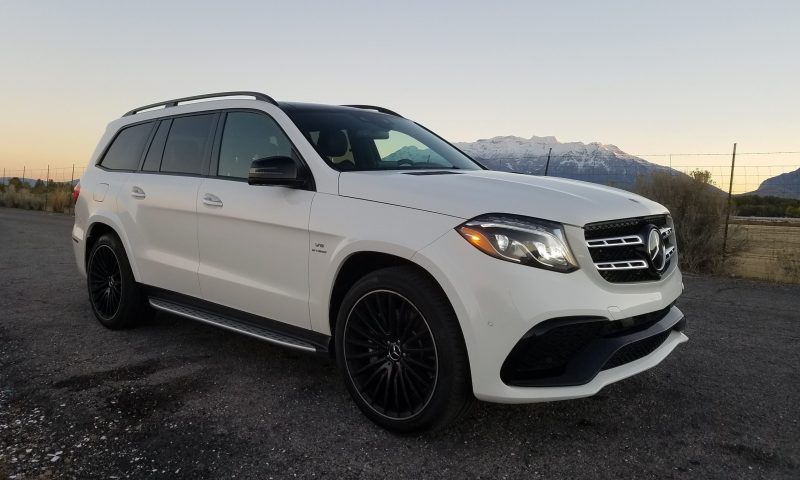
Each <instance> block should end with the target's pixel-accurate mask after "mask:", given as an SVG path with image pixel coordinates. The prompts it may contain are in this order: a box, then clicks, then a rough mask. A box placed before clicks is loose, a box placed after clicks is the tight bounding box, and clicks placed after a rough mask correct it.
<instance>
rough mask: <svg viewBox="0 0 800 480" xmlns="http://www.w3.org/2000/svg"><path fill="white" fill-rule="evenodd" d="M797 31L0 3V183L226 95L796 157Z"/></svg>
mask: <svg viewBox="0 0 800 480" xmlns="http://www.w3.org/2000/svg"><path fill="white" fill-rule="evenodd" d="M798 19H800V2H798V1H785V2H782V1H769V2H764V1H751V2H740V1H687V2H682V1H681V2H678V1H669V2H642V1H606V2H596V1H586V2H553V1H547V2H533V1H524V2H489V1H482V2H436V1H419V2H417V1H402V2H392V3H383V2H377V1H341V2H304V1H293V2H285V1H284V2H260V1H253V2H242V1H232V0H228V1H225V2H219V1H213V2H203V1H187V2H167V1H164V2H160V1H153V2H148V1H138V2H108V1H78V0H76V1H70V2H66V1H64V2H61V1H51V2H40V1H7V0H0V42H2V45H3V46H2V48H1V49H0V90H1V91H2V94H1V95H0V127H1V128H0V167H5V168H7V169H9V170H14V169H21V168H22V167H23V165H24V166H26V167H27V168H37V169H38V168H44V167H46V166H47V165H48V164H49V165H51V166H53V167H54V168H55V167H61V168H63V167H67V166H70V165H72V164H73V163H75V164H77V165H79V166H80V167H83V166H85V164H86V162H87V160H88V157H89V155H90V154H91V152H92V150H93V149H94V146H95V143H96V142H97V140H98V139H99V138H100V135H101V133H102V131H103V129H104V128H105V126H106V124H107V123H108V122H109V121H111V120H113V119H114V118H117V117H119V116H120V115H121V114H122V113H123V112H125V111H127V110H129V109H130V108H132V107H136V106H139V105H143V104H146V103H151V102H154V101H158V100H165V99H168V98H173V97H180V96H187V95H192V94H198V93H206V92H213V91H224V90H244V89H248V90H259V91H264V92H265V93H268V94H270V95H271V96H273V97H275V98H277V99H279V100H295V101H311V102H321V103H336V104H341V103H366V104H375V105H383V106H386V107H388V108H391V109H393V110H397V111H399V112H400V113H401V114H403V115H405V116H408V117H411V118H413V119H415V120H417V121H419V122H421V123H423V124H424V125H426V126H428V127H429V128H431V129H433V130H435V131H437V132H438V133H440V134H441V135H442V136H444V137H446V138H448V139H450V140H453V141H473V140H476V139H479V138H487V137H492V136H495V135H518V136H522V137H530V136H531V135H540V136H544V135H554V136H556V137H557V138H558V139H559V140H561V141H583V142H591V141H598V142H602V143H613V144H615V145H617V146H619V147H620V148H622V149H623V150H625V151H626V152H629V153H633V154H647V153H657V154H666V153H679V152H728V151H730V148H731V144H732V143H733V142H734V141H735V142H739V149H740V151H744V152H758V151H798V150H800V135H799V134H800V61H798V52H799V51H800V28H798V24H797V22H798ZM707 158H709V159H710V160H708V161H709V162H710V161H712V160H711V159H714V160H713V161H716V160H715V159H716V157H707ZM650 159H652V160H656V161H659V162H666V161H667V160H666V157H652V158H650ZM745 159H746V160H744V161H746V162H751V163H753V164H757V163H758V162H766V164H782V165H800V155H779V156H771V157H758V156H754V157H750V158H747V157H745ZM698 161H700V160H698ZM703 161H705V160H703Z"/></svg>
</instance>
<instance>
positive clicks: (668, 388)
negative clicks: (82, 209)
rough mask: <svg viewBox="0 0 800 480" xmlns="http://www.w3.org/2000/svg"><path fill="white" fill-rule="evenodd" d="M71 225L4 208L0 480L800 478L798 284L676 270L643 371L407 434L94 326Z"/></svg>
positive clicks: (244, 357)
mask: <svg viewBox="0 0 800 480" xmlns="http://www.w3.org/2000/svg"><path fill="white" fill-rule="evenodd" d="M71 224H72V220H71V219H70V218H67V217H63V216H56V215H47V214H42V213H34V212H25V211H17V210H9V209H0V478H3V477H5V476H8V477H9V478H14V479H19V478H56V477H68V478H82V479H83V478H150V477H152V478H164V477H169V478H190V479H196V478H207V477H225V478H234V477H236V478H287V477H288V478H295V477H302V478H337V479H338V478H384V477H388V478H438V477H454V478H492V479H495V478H613V477H617V478H619V477H623V478H632V477H636V478H672V477H675V478H686V477H695V478H724V479H729V478H799V477H800V447H799V446H798V444H799V443H800V426H799V425H798V410H799V408H798V405H800V376H799V375H798V371H797V368H798V365H800V342H798V339H800V314H798V311H800V286H781V285H774V284H768V283H758V282H751V281H742V280H732V279H725V278H709V277H687V278H686V281H685V283H686V292H685V294H684V295H683V297H682V298H681V300H680V301H679V306H680V307H681V309H683V311H684V312H685V314H686V316H687V318H688V320H689V326H688V330H687V334H688V335H689V337H690V341H689V343H687V344H684V345H681V346H680V347H678V349H677V350H676V351H675V352H674V353H673V355H672V356H670V357H669V358H667V359H666V360H665V361H664V362H663V363H662V364H661V365H659V366H658V367H656V368H654V369H652V370H650V371H648V372H645V373H643V374H641V375H638V376H636V377H633V378H630V379H628V380H625V381H623V382H620V383H617V384H614V385H611V386H609V387H607V388H605V389H604V390H603V391H601V392H600V394H599V395H596V396H594V397H592V398H588V399H584V400H576V401H568V402H556V403H549V404H534V405H515V406H510V405H493V404H487V403H480V404H479V405H478V407H477V408H476V409H475V410H474V411H473V412H472V413H471V414H470V415H469V416H467V417H466V418H464V419H463V421H462V422H461V423H459V424H457V425H455V426H453V427H451V428H450V429H448V430H446V431H444V432H441V433H439V434H436V435H422V436H418V437H402V436H396V435H392V434H390V433H387V432H385V431H383V430H381V429H379V428H377V427H375V426H374V425H373V424H371V423H370V422H369V421H368V420H367V419H366V418H365V417H363V416H362V415H361V414H360V413H359V411H358V410H357V408H356V407H355V405H354V404H353V403H352V402H351V401H350V399H349V397H348V394H347V392H346V390H345V388H344V386H343V384H342V383H341V382H340V379H339V377H338V375H337V373H336V370H335V367H334V364H333V363H332V362H330V361H327V360H326V359H323V358H318V357H314V356H307V355H304V354H300V353H295V352H292V351H288V350H283V349H280V348H277V347H273V346H271V345H268V344H265V343H261V342H259V341H257V340H253V339H250V338H247V337H243V336H239V335H236V334H233V333H228V332H225V331H221V330H216V329H213V328H212V327H207V326H203V325H200V324H197V323H192V322H190V321H186V320H183V319H180V318H177V317H173V316H168V315H158V316H157V317H156V318H155V320H154V321H152V322H151V323H150V324H148V325H144V326H141V327H139V328H136V329H133V330H129V331H125V332H112V331H109V330H106V329H104V328H103V327H101V326H100V324H99V323H97V322H96V321H95V320H94V319H93V317H92V313H91V311H90V308H89V304H88V299H87V295H86V292H85V291H84V283H83V279H82V278H81V277H80V276H79V274H78V272H77V270H76V267H75V266H74V261H73V256H72V250H71V241H70V234H69V232H70V228H71Z"/></svg>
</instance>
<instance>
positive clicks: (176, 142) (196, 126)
mask: <svg viewBox="0 0 800 480" xmlns="http://www.w3.org/2000/svg"><path fill="white" fill-rule="evenodd" d="M216 118H217V117H216V114H209V115H194V116H191V117H180V118H175V119H173V120H172V128H171V129H170V131H169V137H168V138H167V144H166V146H165V147H164V159H163V160H162V161H161V171H162V172H170V173H190V174H199V173H201V172H202V169H203V159H204V157H205V154H206V149H207V147H208V144H209V141H210V137H211V131H212V129H213V128H214V122H215V121H216Z"/></svg>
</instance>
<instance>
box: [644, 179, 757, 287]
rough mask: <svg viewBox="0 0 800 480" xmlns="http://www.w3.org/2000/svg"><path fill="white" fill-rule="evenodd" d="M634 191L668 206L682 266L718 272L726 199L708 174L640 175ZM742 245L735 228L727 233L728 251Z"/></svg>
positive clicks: (721, 261)
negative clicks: (673, 223)
mask: <svg viewBox="0 0 800 480" xmlns="http://www.w3.org/2000/svg"><path fill="white" fill-rule="evenodd" d="M636 192H637V193H638V194H640V195H642V196H644V197H647V198H649V199H651V200H653V201H656V202H658V203H660V204H662V205H664V206H665V207H667V208H668V209H669V211H670V213H671V214H672V219H673V221H674V222H675V234H676V237H677V239H678V254H679V257H680V259H681V266H682V268H684V269H686V270H688V271H692V272H699V273H713V272H719V271H720V270H721V268H722V265H723V254H722V244H723V232H724V228H725V213H726V211H725V210H726V198H725V196H724V195H722V194H721V193H720V190H719V189H717V188H714V183H713V181H712V180H711V173H710V172H707V171H700V170H695V171H693V172H691V173H690V174H689V175H683V174H679V175H672V174H669V173H657V174H655V175H653V176H651V177H647V178H644V177H640V178H639V179H637V182H636ZM741 248H744V243H743V240H742V238H741V236H740V235H738V232H737V231H736V230H735V229H732V230H731V231H729V233H728V253H732V252H733V251H734V250H739V249H741Z"/></svg>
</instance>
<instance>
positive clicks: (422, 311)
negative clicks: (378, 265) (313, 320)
mask: <svg viewBox="0 0 800 480" xmlns="http://www.w3.org/2000/svg"><path fill="white" fill-rule="evenodd" d="M335 342H336V344H335V348H336V361H337V364H338V366H339V370H340V372H341V374H342V376H343V378H344V381H345V384H346V385H347V389H348V390H349V392H350V395H351V396H352V397H353V400H355V402H356V404H357V405H358V407H359V408H360V409H361V411H362V412H364V414H365V415H366V416H367V417H369V418H370V419H371V420H372V421H373V422H375V423H377V424H378V425H380V426H381V427H383V428H385V429H387V430H391V431H394V432H398V433H414V432H419V431H423V430H438V429H441V428H443V427H444V426H446V425H447V424H449V423H451V422H453V421H454V420H456V419H457V418H458V417H460V416H461V415H462V414H463V413H464V412H466V411H467V410H468V409H469V407H470V406H471V405H472V404H473V403H474V401H475V397H474V396H473V394H472V383H471V378H470V370H469V360H468V358H467V349H466V346H465V344H464V338H463V335H462V333H461V328H460V326H459V323H458V319H457V318H456V316H455V313H454V312H453V309H452V307H451V306H450V303H449V301H448V300H447V297H446V296H445V295H444V293H443V292H442V291H441V289H440V287H439V285H437V284H436V283H435V282H434V281H433V280H432V279H431V278H429V277H428V276H426V275H424V274H423V273H421V272H419V271H417V270H416V269H415V268H412V267H391V268H385V269H381V270H377V271H375V272H372V273H370V274H368V275H366V276H365V277H363V278H362V279H360V280H359V281H358V282H356V283H355V285H353V287H352V288H351V289H350V291H349V292H347V294H346V295H345V297H344V299H343V301H342V305H341V307H340V309H339V313H338V316H337V319H336V333H335Z"/></svg>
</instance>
